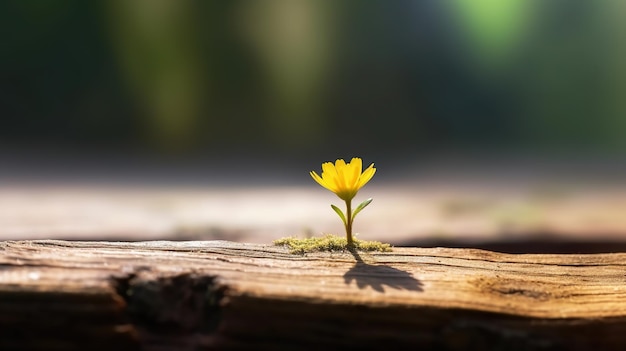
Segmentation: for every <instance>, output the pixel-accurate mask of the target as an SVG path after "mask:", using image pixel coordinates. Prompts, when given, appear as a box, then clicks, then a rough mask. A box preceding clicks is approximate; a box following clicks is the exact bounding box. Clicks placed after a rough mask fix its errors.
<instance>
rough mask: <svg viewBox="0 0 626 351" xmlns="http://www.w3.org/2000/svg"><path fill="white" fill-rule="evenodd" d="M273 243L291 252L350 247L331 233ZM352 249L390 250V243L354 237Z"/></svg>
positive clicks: (283, 239)
mask: <svg viewBox="0 0 626 351" xmlns="http://www.w3.org/2000/svg"><path fill="white" fill-rule="evenodd" d="M274 245H276V246H285V247H287V248H289V250H290V252H291V253H295V254H305V253H309V252H319V251H346V250H348V249H350V248H349V247H348V241H347V240H346V238H345V237H339V236H336V235H333V234H326V235H324V236H323V237H314V238H296V237H287V238H282V239H278V240H274ZM354 249H356V250H360V251H368V252H372V251H378V252H389V251H391V245H389V244H385V243H381V242H380V241H365V240H357V239H354Z"/></svg>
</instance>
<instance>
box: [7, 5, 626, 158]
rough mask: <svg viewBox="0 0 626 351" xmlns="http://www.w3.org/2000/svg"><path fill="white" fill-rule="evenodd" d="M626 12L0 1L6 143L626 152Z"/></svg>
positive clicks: (613, 8) (614, 8)
mask: <svg viewBox="0 0 626 351" xmlns="http://www.w3.org/2000/svg"><path fill="white" fill-rule="evenodd" d="M624 18H626V2H624V1H614V0H595V1H585V0H567V1H563V0H553V1H538V0H506V1H502V0H431V1H427V0H425V1H354V0H353V1H327V0H283V1H281V0H267V1H241V0H229V1H218V0H214V1H191V0H135V1H126V0H111V1H82V0H56V1H48V0H19V1H18V0H15V1H9V0H7V1H2V2H0V28H1V31H0V32H1V33H2V38H3V40H2V42H1V43H0V114H1V115H2V126H1V127H0V138H1V140H2V142H3V143H5V144H7V145H8V144H11V145H12V144H16V143H17V144H27V145H33V144H41V145H57V144H58V145H69V146H81V147H89V146H94V147H95V146H97V147H101V146H105V147H108V146H111V147H115V148H119V147H122V148H124V147H135V148H140V149H146V150H156V151H159V152H197V151H203V150H220V151H221V150H244V151H245V150H247V149H251V148H254V150H256V151H259V150H265V151H268V152H270V151H272V152H276V151H282V152H285V153H293V154H298V153H306V152H316V151H320V150H321V151H331V150H338V149H339V150H345V151H348V152H354V151H358V152H359V154H363V152H367V151H368V150H383V151H392V150H398V149H402V150H408V151H411V150H424V149H426V150H427V149H429V148H437V147H452V148H455V147H456V148H467V147H476V148H495V147H498V148H512V149H519V148H522V149H529V150H544V149H567V150H598V151H601V152H604V151H606V152H619V153H621V152H623V151H626V138H625V137H624V136H625V135H626V98H625V95H626V40H625V39H626V38H625V35H626V21H624Z"/></svg>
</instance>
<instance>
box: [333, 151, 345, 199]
mask: <svg viewBox="0 0 626 351" xmlns="http://www.w3.org/2000/svg"><path fill="white" fill-rule="evenodd" d="M346 167H347V166H346V161H344V160H343V159H338V160H337V161H335V169H336V170H337V179H336V183H337V189H338V190H339V191H342V190H344V189H345V188H346V185H347V184H346Z"/></svg>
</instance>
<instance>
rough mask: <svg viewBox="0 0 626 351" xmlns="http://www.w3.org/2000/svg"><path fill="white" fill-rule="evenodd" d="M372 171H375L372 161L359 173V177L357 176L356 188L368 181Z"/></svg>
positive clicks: (372, 174) (372, 173)
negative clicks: (357, 184) (357, 183)
mask: <svg viewBox="0 0 626 351" xmlns="http://www.w3.org/2000/svg"><path fill="white" fill-rule="evenodd" d="M374 173H376V168H374V164H373V163H372V164H371V165H370V166H369V167H367V169H366V170H365V171H364V172H363V174H361V177H360V178H359V186H358V188H359V189H360V188H362V187H363V186H364V185H365V184H367V182H369V181H370V179H372V177H373V176H374Z"/></svg>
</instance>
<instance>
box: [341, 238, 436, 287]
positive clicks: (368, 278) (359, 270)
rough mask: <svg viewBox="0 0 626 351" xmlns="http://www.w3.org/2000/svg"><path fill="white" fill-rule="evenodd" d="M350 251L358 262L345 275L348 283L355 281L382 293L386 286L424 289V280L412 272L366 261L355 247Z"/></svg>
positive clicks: (345, 280)
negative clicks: (417, 277)
mask: <svg viewBox="0 0 626 351" xmlns="http://www.w3.org/2000/svg"><path fill="white" fill-rule="evenodd" d="M349 251H350V253H351V254H352V255H353V256H354V258H355V259H356V263H355V265H354V266H353V267H352V268H350V270H348V271H347V272H346V273H345V274H344V275H343V279H344V282H345V283H346V284H348V285H349V284H351V283H352V281H355V282H356V285H357V287H358V288H359V289H364V288H366V287H368V286H369V287H371V288H372V289H374V290H376V291H378V292H381V293H384V292H385V286H387V287H389V288H391V289H397V290H410V291H424V288H423V284H422V282H421V281H420V280H419V279H416V278H415V277H413V275H412V274H411V273H409V272H406V271H403V270H401V269H397V268H393V267H391V266H388V265H384V264H381V265H378V264H377V265H374V264H369V263H366V262H365V261H363V259H362V258H361V256H360V255H359V253H358V252H357V251H356V250H355V249H350V250H349Z"/></svg>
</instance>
